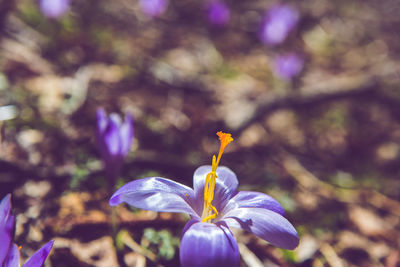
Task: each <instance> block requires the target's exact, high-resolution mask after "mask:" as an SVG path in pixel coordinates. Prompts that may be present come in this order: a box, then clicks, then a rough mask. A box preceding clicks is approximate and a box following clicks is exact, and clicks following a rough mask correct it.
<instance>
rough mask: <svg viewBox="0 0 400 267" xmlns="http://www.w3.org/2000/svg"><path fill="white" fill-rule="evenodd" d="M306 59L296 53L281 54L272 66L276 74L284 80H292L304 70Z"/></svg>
mask: <svg viewBox="0 0 400 267" xmlns="http://www.w3.org/2000/svg"><path fill="white" fill-rule="evenodd" d="M303 66H304V59H303V58H301V57H300V56H298V55H297V54H296V53H289V54H285V55H280V56H278V57H277V58H276V59H275V62H274V64H273V66H272V68H273V71H274V74H275V75H276V76H277V77H278V78H280V79H282V80H290V79H292V78H294V77H296V76H297V75H299V73H300V72H301V71H302V69H303Z"/></svg>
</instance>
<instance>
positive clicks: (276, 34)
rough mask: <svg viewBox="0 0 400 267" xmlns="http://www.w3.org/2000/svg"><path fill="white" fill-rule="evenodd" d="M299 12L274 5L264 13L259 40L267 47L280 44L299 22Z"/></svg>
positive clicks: (288, 7) (285, 6)
mask: <svg viewBox="0 0 400 267" xmlns="http://www.w3.org/2000/svg"><path fill="white" fill-rule="evenodd" d="M299 18H300V14H299V12H298V11H297V10H296V9H294V8H292V7H290V6H287V5H276V6H273V7H272V8H270V9H269V11H268V12H267V13H266V15H265V17H264V19H263V22H262V24H261V28H260V39H261V41H262V42H263V43H264V44H267V45H278V44H280V43H282V42H283V41H284V40H285V39H286V37H287V36H288V35H289V33H290V32H291V31H292V30H293V28H294V27H295V26H296V24H297V22H298V21H299Z"/></svg>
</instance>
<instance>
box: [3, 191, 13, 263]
mask: <svg viewBox="0 0 400 267" xmlns="http://www.w3.org/2000/svg"><path fill="white" fill-rule="evenodd" d="M10 199H11V195H10V194H7V195H6V196H5V197H4V198H3V200H2V201H1V203H0V264H1V263H2V262H3V261H4V260H5V258H6V256H7V253H8V250H9V248H10V244H11V232H12V229H13V227H14V221H15V217H14V216H13V215H11V200H10Z"/></svg>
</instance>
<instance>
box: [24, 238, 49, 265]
mask: <svg viewBox="0 0 400 267" xmlns="http://www.w3.org/2000/svg"><path fill="white" fill-rule="evenodd" d="M53 244H54V240H51V241H50V242H48V243H47V244H46V245H44V246H43V247H41V248H40V249H39V250H38V251H36V252H35V253H34V254H33V255H32V257H30V258H29V259H28V261H27V262H26V263H25V264H24V266H23V267H40V266H42V265H43V263H44V261H45V260H46V259H47V256H48V255H49V253H50V251H51V249H52V247H53Z"/></svg>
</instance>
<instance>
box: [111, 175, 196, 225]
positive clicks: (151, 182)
mask: <svg viewBox="0 0 400 267" xmlns="http://www.w3.org/2000/svg"><path fill="white" fill-rule="evenodd" d="M122 202H126V203H128V204H129V205H131V206H134V207H136V208H140V209H145V210H152V211H163V212H183V213H188V214H190V215H191V216H192V217H194V218H199V215H198V214H197V213H196V212H195V208H196V207H198V206H199V203H197V202H198V201H196V199H195V198H194V192H193V189H191V188H190V187H187V186H185V185H183V184H180V183H177V182H174V181H172V180H169V179H166V178H161V177H148V178H144V179H139V180H135V181H132V182H130V183H127V184H126V185H124V186H122V187H121V188H120V189H118V190H117V191H116V192H115V193H114V195H113V196H112V197H111V199H110V202H109V204H110V205H111V206H115V205H118V204H121V203H122Z"/></svg>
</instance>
